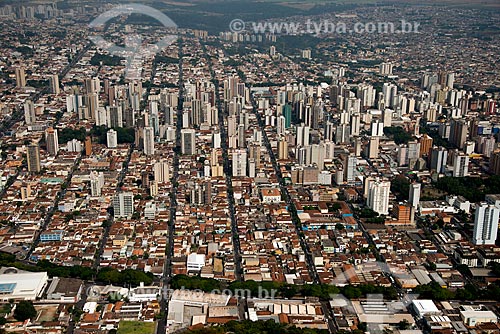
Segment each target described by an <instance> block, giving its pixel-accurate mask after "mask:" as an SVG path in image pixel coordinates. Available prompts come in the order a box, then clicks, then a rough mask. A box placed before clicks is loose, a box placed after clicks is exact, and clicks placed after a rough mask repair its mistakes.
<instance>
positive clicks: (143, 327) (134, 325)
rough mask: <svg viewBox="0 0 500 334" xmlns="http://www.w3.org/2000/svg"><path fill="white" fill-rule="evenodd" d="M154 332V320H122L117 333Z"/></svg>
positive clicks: (150, 333)
mask: <svg viewBox="0 0 500 334" xmlns="http://www.w3.org/2000/svg"><path fill="white" fill-rule="evenodd" d="M154 332H155V323H154V322H143V321H120V325H119V326H118V332H117V334H154Z"/></svg>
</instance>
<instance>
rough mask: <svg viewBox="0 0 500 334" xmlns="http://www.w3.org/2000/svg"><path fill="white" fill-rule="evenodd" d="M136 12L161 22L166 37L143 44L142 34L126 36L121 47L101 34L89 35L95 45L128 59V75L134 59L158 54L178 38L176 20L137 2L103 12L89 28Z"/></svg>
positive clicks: (98, 26)
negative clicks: (152, 42) (153, 42)
mask: <svg viewBox="0 0 500 334" xmlns="http://www.w3.org/2000/svg"><path fill="white" fill-rule="evenodd" d="M134 13H135V14H142V15H146V16H149V17H152V18H154V19H156V20H157V21H158V22H160V23H161V24H162V25H163V27H165V28H166V30H167V31H166V35H165V37H163V38H162V39H161V40H159V41H158V42H156V43H155V44H153V45H147V46H143V45H142V38H141V36H140V35H131V36H126V37H125V47H120V46H117V45H116V44H114V43H112V42H109V41H106V40H105V39H104V38H103V37H102V36H101V35H95V36H90V37H89V38H90V40H91V41H92V42H94V44H95V45H97V46H98V47H99V48H101V49H103V50H106V51H108V52H109V54H111V55H113V56H120V57H124V58H126V59H127V66H126V69H125V76H126V77H127V75H128V74H129V73H130V72H131V70H132V67H133V62H134V60H137V58H138V57H140V59H142V57H141V55H142V56H147V55H151V54H156V53H158V52H160V51H161V50H163V49H164V48H165V47H167V46H169V45H171V44H172V43H173V42H174V41H175V40H176V39H177V34H176V33H173V32H176V29H177V24H175V22H174V21H172V19H171V18H170V17H168V16H167V15H165V14H164V13H162V12H160V11H159V10H157V9H155V8H152V7H149V6H145V5H141V4H137V3H132V4H127V5H119V6H116V7H114V8H112V9H110V10H108V11H106V12H104V13H102V14H101V15H99V16H98V17H96V18H95V19H94V20H93V21H92V22H90V24H89V28H101V27H103V26H105V24H106V23H107V22H108V21H109V20H112V19H114V18H116V17H118V16H122V15H130V14H134Z"/></svg>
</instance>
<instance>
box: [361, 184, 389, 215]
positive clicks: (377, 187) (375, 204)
mask: <svg viewBox="0 0 500 334" xmlns="http://www.w3.org/2000/svg"><path fill="white" fill-rule="evenodd" d="M390 189H391V183H390V182H389V181H381V180H374V181H371V182H370V183H369V184H368V198H367V201H366V205H367V206H368V207H369V208H370V209H372V210H373V211H375V212H377V213H378V214H381V215H388V214H389V193H390Z"/></svg>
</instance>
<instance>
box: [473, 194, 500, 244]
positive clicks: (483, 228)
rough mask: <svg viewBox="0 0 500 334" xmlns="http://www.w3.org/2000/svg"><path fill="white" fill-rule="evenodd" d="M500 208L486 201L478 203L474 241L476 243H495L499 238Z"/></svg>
mask: <svg viewBox="0 0 500 334" xmlns="http://www.w3.org/2000/svg"><path fill="white" fill-rule="evenodd" d="M499 215H500V209H499V208H497V207H496V206H494V205H490V204H487V203H485V202H482V203H478V204H476V214H475V218H474V234H473V242H474V244H475V245H494V244H495V241H496V240H497V233H498V218H499Z"/></svg>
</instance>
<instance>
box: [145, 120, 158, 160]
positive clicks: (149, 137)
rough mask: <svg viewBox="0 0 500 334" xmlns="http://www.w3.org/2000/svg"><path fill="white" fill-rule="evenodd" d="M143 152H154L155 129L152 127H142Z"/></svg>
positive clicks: (150, 153)
mask: <svg viewBox="0 0 500 334" xmlns="http://www.w3.org/2000/svg"><path fill="white" fill-rule="evenodd" d="M143 151H144V154H145V155H153V154H155V131H154V129H153V127H151V126H147V127H145V128H144V150H143Z"/></svg>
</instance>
